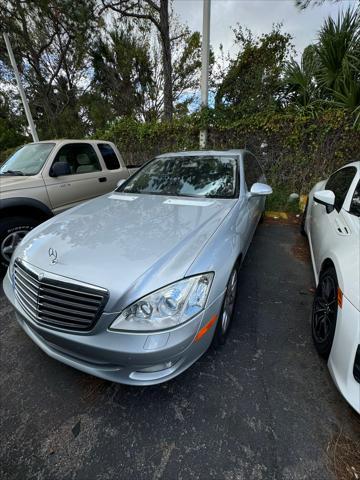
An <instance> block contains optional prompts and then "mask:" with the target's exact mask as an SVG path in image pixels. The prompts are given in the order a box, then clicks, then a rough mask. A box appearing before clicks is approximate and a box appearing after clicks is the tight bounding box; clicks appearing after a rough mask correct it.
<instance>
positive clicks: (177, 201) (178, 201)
mask: <svg viewBox="0 0 360 480" xmlns="http://www.w3.org/2000/svg"><path fill="white" fill-rule="evenodd" d="M164 203H167V204H169V205H188V206H194V207H196V206H197V207H209V206H210V205H212V204H213V203H214V202H212V201H210V200H185V199H184V200H182V199H180V198H179V199H177V198H169V199H168V200H165V202H164Z"/></svg>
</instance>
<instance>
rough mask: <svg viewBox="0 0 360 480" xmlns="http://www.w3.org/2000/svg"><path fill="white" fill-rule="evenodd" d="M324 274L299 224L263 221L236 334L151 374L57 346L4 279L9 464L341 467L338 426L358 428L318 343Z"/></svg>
mask: <svg viewBox="0 0 360 480" xmlns="http://www.w3.org/2000/svg"><path fill="white" fill-rule="evenodd" d="M313 282H314V280H313V274H312V270H311V265H310V262H309V256H308V250H307V246H306V243H305V241H304V239H303V238H302V237H301V236H300V235H299V233H298V226H296V225H289V224H286V225H285V224H278V223H274V222H265V223H264V224H262V225H261V226H260V227H259V228H258V230H257V233H256V235H255V238H254V241H253V244H252V246H251V247H250V250H249V252H248V255H247V257H246V259H245V261H244V264H243V266H242V269H241V274H240V278H239V292H238V293H239V294H238V302H237V305H236V319H235V321H234V324H233V328H232V330H231V332H230V336H229V339H228V342H227V344H226V345H225V346H224V347H222V348H221V350H219V351H213V350H209V352H207V353H206V354H205V355H204V356H203V357H202V358H201V359H200V360H199V361H198V362H197V363H196V364H194V365H193V366H192V367H191V368H190V369H189V370H188V371H187V372H185V373H183V374H182V375H181V376H179V377H178V378H176V379H174V380H172V381H170V382H168V383H165V384H162V385H159V386H155V387H141V388H139V387H129V386H124V385H116V384H112V383H109V382H105V381H102V380H99V379H96V378H94V377H91V376H88V375H86V374H83V373H81V372H78V371H76V370H74V369H71V368H70V367H67V366H65V365H62V364H61V363H58V362H56V361H55V360H53V359H51V358H49V357H47V356H46V355H45V354H44V353H43V352H42V351H41V350H39V348H37V347H36V346H35V345H34V344H33V342H32V341H31V340H30V339H29V338H28V337H27V336H26V334H25V333H24V332H23V331H22V330H21V328H20V327H19V326H18V325H17V323H16V322H15V319H14V315H13V311H12V308H11V307H10V305H9V304H8V302H7V301H6V299H5V297H4V295H3V293H1V295H0V335H1V336H0V341H1V372H0V373H1V375H0V389H1V404H0V408H1V436H2V440H1V454H0V475H1V478H2V479H19V480H26V479H34V480H35V479H36V480H44V479H45V480H67V479H76V480H94V479H96V480H112V479H117V480H119V479H135V480H137V479H141V480H142V479H144V480H147V479H151V480H159V479H171V480H172V479H178V480H181V479H183V480H187V479H206V480H207V479H225V480H262V479H264V480H271V479H274V480H278V479H283V480H290V479H294V480H303V479H304V480H305V479H309V480H310V479H311V480H331V479H333V478H334V476H333V474H332V471H331V468H330V467H329V465H330V464H331V462H330V460H329V459H331V456H332V450H331V445H332V444H333V443H334V438H335V439H336V438H338V435H339V432H345V433H346V435H347V438H349V439H350V442H352V441H353V442H354V443H353V445H354V446H356V445H357V444H356V442H357V441H358V440H359V436H360V429H359V422H358V418H357V415H356V414H355V412H353V411H352V409H351V408H350V407H349V406H348V405H347V404H346V402H345V401H344V400H343V399H342V397H341V395H340V393H339V392H338V391H337V390H336V388H335V386H334V384H333V383H332V380H331V378H330V375H329V373H328V370H327V367H326V364H325V362H324V361H323V360H322V359H321V358H319V356H318V355H317V353H316V351H315V349H314V347H313V344H312V340H311V334H310V311H311V304H312V296H313V293H312V287H313ZM354 448H355V447H354Z"/></svg>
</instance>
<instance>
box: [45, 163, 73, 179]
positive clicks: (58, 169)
mask: <svg viewBox="0 0 360 480" xmlns="http://www.w3.org/2000/svg"><path fill="white" fill-rule="evenodd" d="M63 175H71V170H70V166H69V164H68V163H67V162H56V163H54V165H53V166H52V167H51V170H50V177H62V176H63Z"/></svg>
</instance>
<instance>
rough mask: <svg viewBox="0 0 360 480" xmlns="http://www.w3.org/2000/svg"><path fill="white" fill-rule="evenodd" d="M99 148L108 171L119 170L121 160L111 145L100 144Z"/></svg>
mask: <svg viewBox="0 0 360 480" xmlns="http://www.w3.org/2000/svg"><path fill="white" fill-rule="evenodd" d="M98 147H99V150H100V153H101V156H102V157H103V159H104V162H105V165H106V168H107V169H108V170H117V169H118V168H120V163H119V160H118V158H117V156H116V153H115V152H114V150H113V149H112V147H111V145H109V144H108V143H98Z"/></svg>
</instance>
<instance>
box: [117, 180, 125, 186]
mask: <svg viewBox="0 0 360 480" xmlns="http://www.w3.org/2000/svg"><path fill="white" fill-rule="evenodd" d="M123 183H125V178H121V179H120V180H119V181H118V182H117V184H116V185H117V187H121V185H122V184H123Z"/></svg>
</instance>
